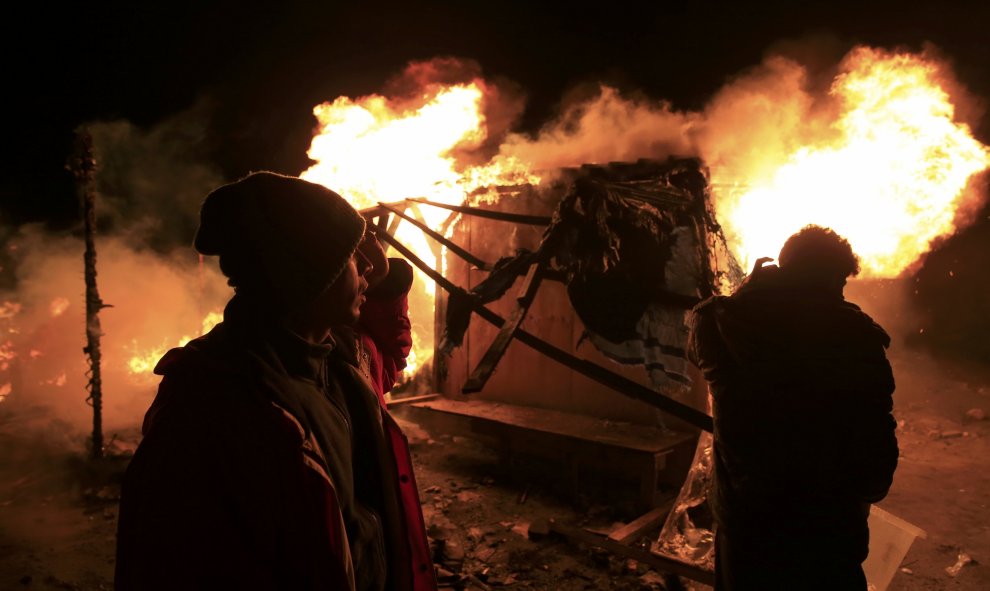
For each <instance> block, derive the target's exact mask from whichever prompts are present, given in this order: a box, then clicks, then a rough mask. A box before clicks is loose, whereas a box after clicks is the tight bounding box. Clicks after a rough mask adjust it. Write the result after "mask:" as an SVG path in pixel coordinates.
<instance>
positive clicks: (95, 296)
mask: <svg viewBox="0 0 990 591" xmlns="http://www.w3.org/2000/svg"><path fill="white" fill-rule="evenodd" d="M76 136H77V137H76V154H75V156H74V157H73V160H72V162H71V164H70V168H71V169H72V172H73V174H74V175H75V177H76V187H77V190H78V192H79V200H80V201H81V202H82V214H83V223H84V225H85V240H86V252H85V253H84V254H83V263H84V265H85V277H86V347H85V348H84V349H83V353H85V354H86V355H87V356H88V357H89V383H88V384H87V385H86V389H87V390H88V391H89V397H87V398H86V402H87V403H89V404H90V405H91V406H92V407H93V441H92V443H93V446H92V449H91V453H92V457H93V458H100V457H103V378H102V376H101V374H100V356H101V354H100V337H101V336H103V330H102V329H101V328H100V310H101V309H103V308H106V307H107V305H106V304H104V303H103V300H101V299H100V292H99V290H97V288H96V240H95V236H96V190H95V189H94V188H93V175H94V173H95V171H96V158H95V157H94V156H93V138H92V136H90V134H89V130H87V129H86V128H82V129H80V130H79V131H78V132H77V134H76Z"/></svg>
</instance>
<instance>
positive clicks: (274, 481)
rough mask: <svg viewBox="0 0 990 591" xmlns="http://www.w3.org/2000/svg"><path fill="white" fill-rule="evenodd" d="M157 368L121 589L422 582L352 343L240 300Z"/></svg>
mask: <svg viewBox="0 0 990 591" xmlns="http://www.w3.org/2000/svg"><path fill="white" fill-rule="evenodd" d="M156 372H157V373H159V374H161V375H162V376H163V379H162V383H161V386H160V388H159V393H158V396H157V397H156V399H155V402H154V404H153V405H152V407H151V409H150V410H149V411H148V414H147V416H146V419H145V425H144V439H143V441H142V443H141V445H140V446H139V448H138V450H137V452H136V454H135V456H134V458H133V460H132V461H131V464H130V466H129V467H128V470H127V474H126V476H125V480H124V487H123V491H122V497H121V511H120V523H119V530H118V558H117V567H116V581H115V582H116V586H117V588H118V589H355V588H356V589H386V588H387V589H413V580H414V578H415V577H414V572H415V571H416V570H418V569H414V566H413V565H412V564H411V562H410V551H409V548H408V539H409V535H408V533H409V532H407V528H406V525H405V519H404V517H403V515H402V504H401V501H400V499H399V492H398V489H399V487H398V483H397V479H398V475H397V470H396V466H395V463H394V461H393V460H392V453H391V448H390V442H389V440H388V437H387V436H386V434H385V432H384V429H383V421H382V413H381V410H380V407H379V404H378V400H377V396H375V393H374V392H373V390H372V388H371V386H370V384H368V382H367V381H366V380H365V379H363V377H362V375H361V373H360V372H359V370H358V365H357V361H356V358H355V357H354V355H353V349H350V350H348V348H347V347H344V346H340V345H339V344H333V343H331V344H327V345H312V344H310V343H307V342H306V341H303V340H302V339H300V338H298V337H295V336H294V335H292V334H291V333H289V332H288V331H285V330H283V329H277V328H273V327H266V326H262V325H259V324H257V323H256V321H254V320H253V319H252V314H250V311H249V310H245V309H243V305H242V304H239V303H238V300H237V298H236V297H235V299H234V300H232V302H231V304H230V305H228V308H227V310H226V311H225V320H224V322H223V323H221V324H220V325H218V326H217V327H216V328H215V329H214V330H213V331H211V332H210V333H209V334H208V335H206V336H204V337H201V338H199V339H197V340H195V341H193V342H191V343H190V344H188V345H187V346H186V347H183V348H182V349H176V350H173V351H171V352H169V353H168V354H167V355H166V356H165V357H164V358H163V359H162V361H161V362H160V363H159V366H158V368H157V369H156ZM419 523H420V524H421V519H420V521H419ZM420 527H422V526H421V525H420ZM421 535H422V536H423V537H424V538H425V532H424V533H423V534H421ZM418 566H419V565H417V567H418ZM429 571H430V572H429V575H430V576H431V577H432V565H430V566H429Z"/></svg>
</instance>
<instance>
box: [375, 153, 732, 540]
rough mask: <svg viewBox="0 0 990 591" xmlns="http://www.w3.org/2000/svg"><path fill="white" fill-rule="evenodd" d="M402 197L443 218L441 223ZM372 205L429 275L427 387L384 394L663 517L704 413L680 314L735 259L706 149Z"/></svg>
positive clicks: (454, 429)
mask: <svg viewBox="0 0 990 591" xmlns="http://www.w3.org/2000/svg"><path fill="white" fill-rule="evenodd" d="M409 205H412V206H414V207H413V208H411V209H412V210H413V211H415V209H419V208H426V207H441V208H443V209H446V210H449V211H450V212H451V217H450V218H449V220H448V222H447V223H446V224H444V225H443V227H442V231H436V230H434V229H432V228H430V227H429V226H428V225H427V224H425V223H423V222H422V221H419V220H417V219H416V215H415V214H414V213H413V214H411V213H409V212H408V211H407V210H406V207H408V206H409ZM367 213H368V214H369V215H372V214H374V215H376V216H377V223H378V224H379V227H380V235H381V237H382V239H383V240H384V241H385V242H387V243H389V244H390V245H391V246H392V247H393V248H394V249H395V250H397V251H398V252H399V253H401V254H402V255H403V256H405V257H406V258H408V259H409V260H410V261H411V262H412V263H413V264H414V265H416V266H417V267H419V268H420V270H421V271H423V272H424V273H425V274H426V275H428V276H429V277H430V278H431V279H432V280H433V281H435V283H436V287H437V299H436V311H435V315H436V319H437V322H436V325H435V330H436V336H437V338H436V343H437V344H436V351H435V357H434V365H433V368H432V375H431V378H432V388H431V389H432V390H433V391H434V392H435V394H432V395H428V396H425V397H413V398H407V399H401V398H400V399H397V400H395V401H394V404H395V405H396V406H397V407H399V408H401V409H402V410H401V411H400V412H404V413H406V414H407V415H409V416H411V417H412V418H414V419H415V420H416V421H417V422H420V423H422V424H425V425H428V426H432V427H433V428H435V429H438V430H442V431H446V432H450V433H455V434H463V435H470V436H475V437H480V438H483V439H485V440H487V441H489V442H490V443H492V444H493V445H495V446H496V447H497V449H498V450H499V451H500V452H501V453H502V454H503V456H504V457H505V458H507V459H508V460H510V461H511V459H512V458H513V457H515V456H517V455H524V456H537V457H540V458H542V459H544V460H549V461H551V462H553V463H554V464H555V465H558V466H559V467H560V470H561V471H562V472H564V473H566V474H569V475H570V476H571V477H572V478H574V479H575V484H577V479H578V478H579V477H580V476H582V475H590V474H592V473H593V474H596V475H606V476H608V477H610V478H614V479H615V480H616V482H618V483H621V484H620V485H619V486H629V487H631V488H632V490H635V491H637V494H638V499H639V504H640V505H641V507H642V509H643V510H644V511H647V512H652V517H651V519H652V520H653V522H654V523H656V522H657V521H658V520H659V519H660V518H662V516H663V515H664V514H666V512H667V511H669V510H670V506H671V504H670V503H667V504H666V506H665V507H663V508H662V510H658V509H657V507H658V506H659V505H664V501H669V500H670V499H669V498H667V499H665V498H664V496H663V494H662V492H661V491H662V490H667V491H670V490H672V489H673V490H676V489H677V488H679V487H680V486H681V483H683V482H684V479H685V475H686V474H688V470H689V467H690V466H691V464H692V458H693V457H694V455H695V448H696V446H697V444H698V436H699V433H701V432H704V431H710V430H711V418H710V417H709V416H708V415H707V414H706V412H705V410H706V405H707V389H706V388H705V386H704V381H703V380H702V379H700V376H698V375H696V370H694V369H693V368H692V367H691V365H690V364H689V363H688V362H687V360H686V359H685V357H684V355H685V345H686V341H687V327H686V325H685V317H686V313H687V312H688V310H690V309H691V308H692V307H693V306H694V305H695V304H697V303H698V302H699V301H701V300H702V299H704V298H706V297H708V296H710V295H713V294H715V293H720V292H721V291H723V290H724V289H725V288H726V287H727V286H728V285H730V284H731V283H732V282H734V281H735V280H737V279H738V278H739V276H740V273H739V272H738V269H737V267H736V265H735V263H734V262H733V259H732V257H731V256H729V253H728V250H727V248H726V244H725V239H724V237H723V235H722V232H721V230H720V228H719V226H718V224H717V223H716V221H715V219H714V215H713V209H712V203H711V195H710V190H709V178H708V172H707V170H706V168H705V167H704V165H703V163H702V162H701V161H700V160H698V159H695V158H689V159H677V158H671V159H669V160H666V161H656V160H640V161H638V162H635V163H613V164H608V165H602V166H598V165H586V166H582V167H580V168H573V169H567V170H563V171H561V172H560V174H559V176H557V177H556V180H555V181H553V182H550V183H545V184H544V185H542V186H541V187H536V186H532V185H524V186H519V187H513V188H510V189H504V190H503V198H501V199H498V200H495V201H494V202H493V203H488V204H479V205H476V206H450V205H442V204H438V203H434V202H430V201H426V200H413V201H411V202H410V203H407V204H406V206H405V207H397V206H395V205H386V204H382V205H380V206H379V207H378V208H376V209H374V210H371V211H368V212H367ZM399 223H402V224H411V225H413V226H415V227H417V228H418V229H419V230H421V231H423V232H425V233H426V234H427V235H429V236H430V237H431V238H432V239H433V240H434V241H435V243H436V244H438V245H440V246H442V249H438V250H439V254H440V256H439V257H438V259H437V261H438V262H437V264H436V265H435V266H434V267H430V266H428V265H427V264H426V263H425V262H424V261H423V260H422V259H421V258H419V257H418V256H417V255H416V254H415V253H414V252H412V251H411V250H410V249H409V248H408V247H406V246H405V245H404V244H403V243H402V242H401V241H400V240H397V239H396V238H395V237H394V236H393V234H394V233H395V230H396V228H397V224H399ZM668 497H669V493H668ZM648 514H649V513H648Z"/></svg>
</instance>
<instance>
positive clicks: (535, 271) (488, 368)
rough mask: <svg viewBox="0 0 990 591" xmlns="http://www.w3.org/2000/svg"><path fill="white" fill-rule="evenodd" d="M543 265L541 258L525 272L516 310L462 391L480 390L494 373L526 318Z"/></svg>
mask: <svg viewBox="0 0 990 591" xmlns="http://www.w3.org/2000/svg"><path fill="white" fill-rule="evenodd" d="M544 267H545V263H544V261H542V260H541V261H538V262H536V263H534V264H532V265H530V266H529V271H528V272H527V273H526V278H525V279H524V280H523V284H522V287H521V288H520V290H519V297H517V298H516V300H517V302H518V307H517V308H516V311H515V312H513V314H512V316H510V317H509V319H508V321H506V323H505V324H503V325H502V328H501V330H499V331H498V334H497V335H495V340H493V341H492V344H491V346H489V347H488V350H487V351H485V354H484V356H482V358H481V361H479V362H478V365H477V367H475V368H474V371H473V372H471V376H470V377H469V378H468V379H467V381H466V382H465V383H464V387H463V388H461V392H462V393H464V394H473V393H475V392H480V391H481V389H482V388H484V387H485V384H486V383H488V378H490V377H492V374H493V373H495V368H496V367H497V366H498V362H499V361H501V360H502V356H503V355H505V350H506V349H508V348H509V344H510V343H512V339H513V338H515V336H516V332H517V331H518V330H519V326H520V325H521V324H522V321H523V319H525V318H526V314H527V312H529V306H530V305H531V304H532V303H533V299H534V298H535V297H536V292H537V290H538V289H539V288H540V282H541V281H542V280H543V270H544Z"/></svg>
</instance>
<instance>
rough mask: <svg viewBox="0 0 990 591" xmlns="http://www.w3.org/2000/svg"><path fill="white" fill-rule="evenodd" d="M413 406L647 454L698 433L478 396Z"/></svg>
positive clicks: (687, 440)
mask: <svg viewBox="0 0 990 591" xmlns="http://www.w3.org/2000/svg"><path fill="white" fill-rule="evenodd" d="M409 406H411V407H414V408H416V409H422V410H425V411H428V412H429V411H432V412H433V413H439V414H447V415H457V416H462V417H469V418H471V419H473V420H475V421H480V422H485V423H498V424H502V425H509V426H512V427H517V428H520V429H527V430H532V431H539V432H543V433H551V434H553V435H556V436H560V437H565V438H571V439H576V440H582V441H589V442H593V443H596V444H599V445H605V446H612V447H617V448H623V449H628V450H635V451H641V452H644V453H647V454H656V453H659V452H663V451H666V450H669V449H672V448H674V447H677V446H678V445H681V444H684V445H691V444H693V441H694V440H695V436H694V435H692V434H690V433H682V432H677V431H671V430H661V429H659V428H657V427H650V426H647V425H639V424H635V423H624V422H619V421H609V420H605V419H598V418H595V417H589V416H586V415H579V414H575V413H569V412H563V411H559V410H550V409H545V408H533V407H528V406H520V405H516V404H504V403H499V402H489V401H484V400H477V399H470V400H452V399H449V398H443V397H441V398H437V399H435V400H430V401H427V402H419V403H413V404H411V405H409Z"/></svg>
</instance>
